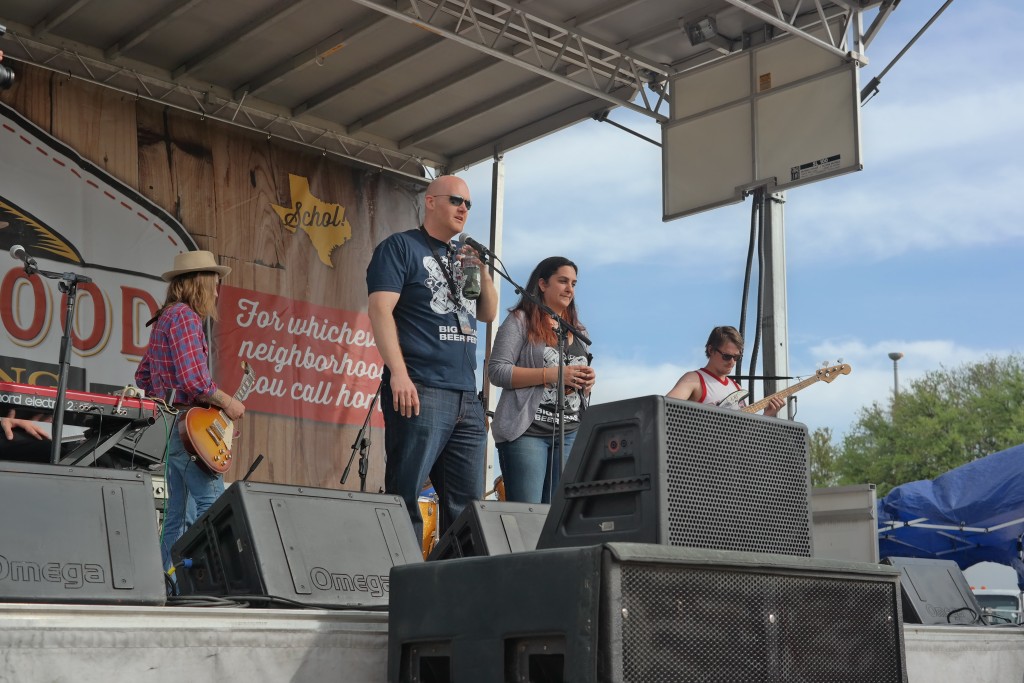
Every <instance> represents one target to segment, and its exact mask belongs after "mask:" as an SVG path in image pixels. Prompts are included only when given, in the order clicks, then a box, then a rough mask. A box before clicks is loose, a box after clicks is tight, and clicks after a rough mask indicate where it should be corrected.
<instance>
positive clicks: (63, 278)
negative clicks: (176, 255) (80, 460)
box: [25, 257, 92, 465]
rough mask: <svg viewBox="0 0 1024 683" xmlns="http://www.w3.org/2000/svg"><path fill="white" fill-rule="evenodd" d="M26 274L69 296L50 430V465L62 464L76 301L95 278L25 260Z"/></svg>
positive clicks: (31, 259) (61, 340)
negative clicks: (54, 282)
mask: <svg viewBox="0 0 1024 683" xmlns="http://www.w3.org/2000/svg"><path fill="white" fill-rule="evenodd" d="M25 272H26V273H28V274H29V275H33V274H39V275H42V276H43V277H46V278H49V279H51V280H60V284H59V285H57V288H58V289H60V291H61V292H62V293H64V294H67V297H68V305H67V309H66V312H65V314H64V333H63V334H62V335H61V338H60V371H59V372H58V373H57V397H56V398H55V399H54V401H55V403H54V406H53V425H52V427H51V428H50V464H52V465H56V464H58V463H59V462H60V444H61V440H62V437H63V432H64V403H65V401H64V397H65V396H67V392H68V375H69V374H70V370H71V326H72V325H73V324H74V321H75V298H76V297H77V295H78V283H80V282H83V283H85V282H92V278H89V277H86V276H85V275H79V274H78V273H57V272H54V271H49V270H40V269H39V268H38V267H37V266H36V260H35V259H33V258H28V257H26V258H25Z"/></svg>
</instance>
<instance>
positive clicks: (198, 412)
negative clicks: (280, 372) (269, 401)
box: [178, 361, 256, 474]
mask: <svg viewBox="0 0 1024 683" xmlns="http://www.w3.org/2000/svg"><path fill="white" fill-rule="evenodd" d="M242 372H243V375H242V384H241V386H239V387H238V391H236V392H235V396H234V398H235V400H237V401H243V400H245V397H246V396H248V395H249V392H250V391H252V387H253V385H254V384H256V373H255V372H254V371H253V369H252V366H250V365H249V364H248V363H246V362H245V361H242ZM233 424H234V423H233V422H232V421H231V419H230V418H229V417H228V416H227V415H226V414H225V413H224V411H223V409H221V408H212V407H211V408H189V409H188V412H186V413H185V416H184V417H182V418H181V419H180V420H178V432H179V433H180V434H181V443H182V445H183V446H184V447H185V450H186V451H188V453H189V455H191V456H192V460H194V461H195V462H196V464H198V465H199V466H201V467H202V468H203V469H205V470H207V471H208V472H210V474H224V473H225V472H227V471H228V468H229V467H231V440H232V439H233V438H234V435H235V432H234V429H233Z"/></svg>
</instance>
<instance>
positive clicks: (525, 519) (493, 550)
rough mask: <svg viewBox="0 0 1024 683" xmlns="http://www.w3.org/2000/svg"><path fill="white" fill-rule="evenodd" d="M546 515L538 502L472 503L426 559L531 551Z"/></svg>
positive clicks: (447, 558) (544, 507)
mask: <svg viewBox="0 0 1024 683" xmlns="http://www.w3.org/2000/svg"><path fill="white" fill-rule="evenodd" d="M547 515H548V506H547V505H543V504H540V503H512V502H507V501H495V500H474V501H473V502H471V503H470V504H469V505H467V506H466V507H465V509H464V510H463V511H462V514H460V515H459V518H458V519H456V520H455V523H454V524H452V525H451V526H450V527H449V528H448V531H446V532H445V534H444V536H442V537H441V540H439V541H438V542H437V545H436V546H434V549H433V550H432V551H430V556H429V557H428V558H427V559H428V560H449V559H452V558H455V557H476V556H478V555H508V554H509V553H521V552H524V551H527V550H534V549H535V548H536V547H537V539H538V538H540V532H541V529H542V528H543V527H544V520H545V519H546V518H547Z"/></svg>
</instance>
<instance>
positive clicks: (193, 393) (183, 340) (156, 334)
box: [135, 303, 217, 404]
mask: <svg viewBox="0 0 1024 683" xmlns="http://www.w3.org/2000/svg"><path fill="white" fill-rule="evenodd" d="M209 357H210V353H209V347H208V346H207V343H206V334H205V333H204V331H203V321H202V318H200V317H199V314H197V313H196V312H195V311H193V310H192V309H191V308H189V307H188V306H187V305H185V304H183V303H177V304H174V305H172V306H171V307H169V308H168V309H167V310H165V311H164V312H163V313H161V314H160V318H159V320H157V322H156V325H155V326H154V327H153V331H152V333H150V335H149V346H148V347H147V348H146V353H145V355H144V356H143V357H142V361H141V362H140V363H139V367H138V369H137V370H136V371H135V384H136V385H137V386H138V387H139V388H140V389H143V390H145V392H146V394H147V395H148V396H151V397H154V398H167V396H168V393H169V391H170V390H171V389H174V390H175V395H174V397H173V398H172V399H171V400H172V401H173V402H174V403H186V404H194V403H197V402H198V400H199V399H200V398H204V399H205V398H207V397H209V396H211V395H213V393H214V392H215V391H216V390H217V385H216V384H215V383H214V381H213V378H212V377H210V369H209Z"/></svg>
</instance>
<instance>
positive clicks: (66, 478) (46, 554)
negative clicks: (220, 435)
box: [0, 437, 166, 605]
mask: <svg viewBox="0 0 1024 683" xmlns="http://www.w3.org/2000/svg"><path fill="white" fill-rule="evenodd" d="M0 438H2V437H0ZM0 519H2V520H3V523H2V524H0V601H2V602H60V603H89V604H117V605H129V604H132V605H162V604H164V601H165V595H166V589H165V587H164V579H163V568H162V567H161V562H160V544H159V539H158V536H159V530H158V529H157V528H156V525H155V524H154V522H153V489H152V483H151V482H150V478H149V475H148V474H146V473H144V472H139V471H126V470H105V469H96V468H91V467H65V466H60V465H49V464H45V465H39V464H30V463H17V462H0Z"/></svg>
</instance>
